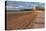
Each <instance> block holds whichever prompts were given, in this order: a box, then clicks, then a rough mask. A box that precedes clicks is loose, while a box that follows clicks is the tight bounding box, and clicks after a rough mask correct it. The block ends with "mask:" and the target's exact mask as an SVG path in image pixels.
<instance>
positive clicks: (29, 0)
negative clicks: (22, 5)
mask: <svg viewBox="0 0 46 31" xmlns="http://www.w3.org/2000/svg"><path fill="white" fill-rule="evenodd" d="M6 1H25V2H43V3H44V0H6Z"/></svg>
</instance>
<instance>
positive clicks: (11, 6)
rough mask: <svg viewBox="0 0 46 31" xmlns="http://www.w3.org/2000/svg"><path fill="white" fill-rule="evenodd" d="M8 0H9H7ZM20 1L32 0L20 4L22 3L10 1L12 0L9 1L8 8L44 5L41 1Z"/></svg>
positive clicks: (24, 0)
mask: <svg viewBox="0 0 46 31" xmlns="http://www.w3.org/2000/svg"><path fill="white" fill-rule="evenodd" d="M7 1H9V0H7ZM16 1H18V0H16ZM19 1H23V2H30V3H21V4H20V3H15V1H12V2H11V1H10V2H8V5H7V9H15V8H16V9H17V8H19V9H24V8H28V9H30V8H32V7H34V6H38V5H41V6H42V3H41V2H40V3H39V4H38V3H37V4H31V2H33V0H27V1H26V0H19ZM37 1H38V0H37ZM34 2H35V1H34ZM43 7H44V6H43Z"/></svg>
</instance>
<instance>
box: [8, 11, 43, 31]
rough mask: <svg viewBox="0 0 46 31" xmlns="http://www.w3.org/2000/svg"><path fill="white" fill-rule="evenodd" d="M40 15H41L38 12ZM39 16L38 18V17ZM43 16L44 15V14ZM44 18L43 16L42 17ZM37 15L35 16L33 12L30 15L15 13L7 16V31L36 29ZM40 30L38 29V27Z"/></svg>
mask: <svg viewBox="0 0 46 31" xmlns="http://www.w3.org/2000/svg"><path fill="white" fill-rule="evenodd" d="M38 14H39V15H40V13H39V12H38ZM38 14H37V16H38ZM42 14H43V13H42ZM41 16H42V15H41ZM35 18H36V15H33V14H32V13H31V12H28V13H14V14H12V13H11V14H10V13H8V14H7V30H15V29H32V28H33V27H34V28H36V26H37V25H34V24H35V22H34V23H33V21H35V20H34V19H35ZM42 27H44V26H42ZM37 28H38V27H37Z"/></svg>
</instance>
